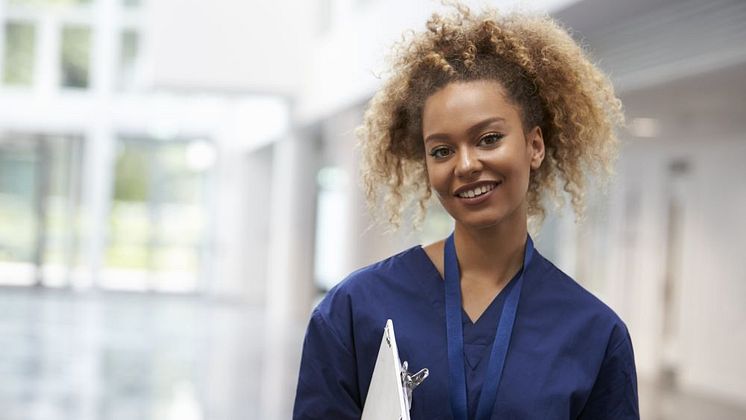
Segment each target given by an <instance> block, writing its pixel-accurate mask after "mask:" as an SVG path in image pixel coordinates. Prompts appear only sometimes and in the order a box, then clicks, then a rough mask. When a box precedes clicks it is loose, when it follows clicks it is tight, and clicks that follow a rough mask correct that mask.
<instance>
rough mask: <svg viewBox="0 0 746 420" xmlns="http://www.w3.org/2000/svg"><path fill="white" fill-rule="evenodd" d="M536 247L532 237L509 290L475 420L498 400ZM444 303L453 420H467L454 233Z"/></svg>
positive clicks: (446, 262)
mask: <svg viewBox="0 0 746 420" xmlns="http://www.w3.org/2000/svg"><path fill="white" fill-rule="evenodd" d="M533 253H534V244H533V241H532V240H531V237H530V236H529V237H528V239H527V240H526V249H525V252H524V256H523V267H522V268H521V271H520V275H519V276H518V278H517V279H516V284H515V285H513V287H512V288H511V289H510V290H509V292H508V296H507V297H506V298H505V304H504V306H503V309H502V314H501V315H500V323H499V324H498V326H497V333H496V334H495V341H494V342H493V343H492V351H491V353H490V361H489V364H488V365H487V372H486V373H485V377H484V384H483V385H482V392H481V393H480V395H479V402H478V403H477V415H476V420H487V419H489V418H490V417H491V416H492V410H493V408H494V406H495V399H496V398H497V387H498V385H499V384H500V378H501V377H502V372H503V366H504V365H505V356H506V355H507V353H508V345H509V344H510V336H511V334H512V332H513V324H514V323H515V316H516V312H517V311H518V299H519V297H520V295H521V286H522V285H523V274H524V273H525V271H526V267H528V264H529V262H531V257H532V255H533ZM444 266H445V268H444V271H445V300H446V335H447V338H448V371H449V374H448V380H449V388H450V401H451V412H452V413H453V418H454V420H467V408H466V373H465V371H464V333H463V325H462V322H463V321H462V320H463V318H462V315H461V311H462V309H461V307H462V306H461V273H460V271H459V267H458V260H457V258H456V246H455V245H454V243H453V233H452V234H451V235H450V236H449V237H448V239H446V244H445V255H444Z"/></svg>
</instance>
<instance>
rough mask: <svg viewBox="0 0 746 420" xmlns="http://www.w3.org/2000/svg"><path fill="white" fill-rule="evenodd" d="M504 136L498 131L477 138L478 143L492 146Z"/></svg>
mask: <svg viewBox="0 0 746 420" xmlns="http://www.w3.org/2000/svg"><path fill="white" fill-rule="evenodd" d="M503 137H505V136H504V135H502V134H498V133H490V134H486V135H484V136H482V138H480V139H479V145H482V146H493V145H495V144H496V143H498V142H499V141H500V140H502V138H503Z"/></svg>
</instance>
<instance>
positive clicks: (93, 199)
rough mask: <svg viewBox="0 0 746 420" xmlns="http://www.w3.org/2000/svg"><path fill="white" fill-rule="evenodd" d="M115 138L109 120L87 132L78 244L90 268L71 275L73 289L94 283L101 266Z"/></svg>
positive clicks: (107, 227)
mask: <svg viewBox="0 0 746 420" xmlns="http://www.w3.org/2000/svg"><path fill="white" fill-rule="evenodd" d="M115 141H116V139H114V138H113V136H112V133H111V128H110V126H109V124H108V123H101V124H98V125H95V126H93V127H92V129H91V130H89V131H88V133H87V135H86V139H85V146H84V149H85V156H84V170H83V179H84V184H83V194H82V204H83V205H82V207H83V229H82V232H81V236H82V238H81V247H82V252H83V253H84V261H85V262H86V266H87V267H88V268H89V271H88V273H87V275H85V276H83V277H81V278H76V279H73V285H72V286H73V287H74V288H76V289H81V288H88V287H91V286H95V282H96V281H97V280H98V278H99V276H100V274H101V269H102V267H103V263H104V253H105V251H106V237H107V234H108V231H109V226H108V220H109V219H108V216H109V208H110V204H111V186H112V182H113V179H112V176H113V173H114V168H113V161H114V159H115V158H116V156H114V145H115Z"/></svg>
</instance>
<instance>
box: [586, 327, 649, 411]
mask: <svg viewBox="0 0 746 420" xmlns="http://www.w3.org/2000/svg"><path fill="white" fill-rule="evenodd" d="M624 335H625V336H624V338H623V339H622V341H621V342H619V343H617V344H616V345H615V346H613V347H612V350H611V351H609V352H607V353H606V356H605V358H604V362H603V364H602V365H601V369H600V371H599V373H598V377H597V378H596V382H595V384H594V385H593V389H592V390H591V394H590V396H589V397H588V401H587V402H586V405H585V408H583V411H582V412H581V413H580V416H579V417H578V418H580V419H639V418H640V411H639V407H638V402H637V373H636V370H635V356H634V352H633V350H632V340H631V339H630V337H629V333H627V331H626V328H625V329H624Z"/></svg>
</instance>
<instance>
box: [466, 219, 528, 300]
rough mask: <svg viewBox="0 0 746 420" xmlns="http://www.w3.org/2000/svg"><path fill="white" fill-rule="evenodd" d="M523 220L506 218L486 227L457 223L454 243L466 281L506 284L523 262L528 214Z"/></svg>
mask: <svg viewBox="0 0 746 420" xmlns="http://www.w3.org/2000/svg"><path fill="white" fill-rule="evenodd" d="M521 214H522V216H523V217H518V218H516V219H519V220H505V223H499V224H497V225H494V226H490V227H486V228H473V227H469V226H464V225H463V224H459V223H456V227H455V237H454V245H455V246H456V253H457V255H458V261H459V267H460V270H461V280H462V282H480V283H482V282H489V283H494V284H495V285H498V286H500V285H502V284H504V283H505V282H507V281H509V280H510V279H511V278H512V277H513V276H514V275H515V273H517V272H518V270H520V269H521V265H522V264H523V254H524V250H525V245H526V236H527V235H528V229H527V227H526V221H527V218H526V214H525V212H521Z"/></svg>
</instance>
